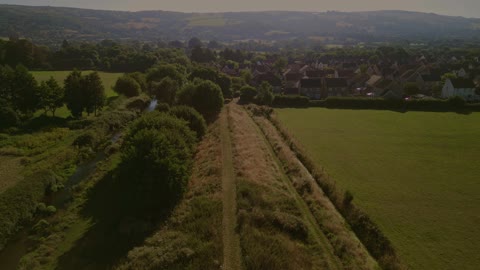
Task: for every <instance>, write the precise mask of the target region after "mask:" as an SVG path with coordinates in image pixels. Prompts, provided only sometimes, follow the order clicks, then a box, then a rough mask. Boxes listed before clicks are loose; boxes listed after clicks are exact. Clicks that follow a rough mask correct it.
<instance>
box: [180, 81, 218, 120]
mask: <svg viewBox="0 0 480 270" xmlns="http://www.w3.org/2000/svg"><path fill="white" fill-rule="evenodd" d="M223 101H224V100H223V94H222V90H221V89H220V87H219V86H218V85H217V84H215V83H213V82H211V81H199V80H197V81H195V83H194V84H190V85H187V86H186V87H184V88H183V89H182V90H181V91H180V92H179V93H178V95H177V102H178V104H180V105H188V106H191V107H193V108H195V110H197V111H198V112H199V113H201V114H202V115H203V116H204V117H205V119H207V120H210V119H211V118H213V117H215V116H216V115H217V114H218V113H220V111H221V110H222V107H223Z"/></svg>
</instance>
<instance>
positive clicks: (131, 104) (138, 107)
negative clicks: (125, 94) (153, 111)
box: [125, 96, 150, 112]
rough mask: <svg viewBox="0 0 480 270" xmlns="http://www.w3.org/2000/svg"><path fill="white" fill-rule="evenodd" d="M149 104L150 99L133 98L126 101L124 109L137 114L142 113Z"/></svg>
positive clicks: (144, 97)
mask: <svg viewBox="0 0 480 270" xmlns="http://www.w3.org/2000/svg"><path fill="white" fill-rule="evenodd" d="M149 104H150V99H149V98H147V97H146V96H141V97H134V98H131V99H129V100H128V101H127V105H126V106H125V108H127V109H129V110H133V111H137V112H142V111H144V110H145V109H146V108H147V107H148V105H149Z"/></svg>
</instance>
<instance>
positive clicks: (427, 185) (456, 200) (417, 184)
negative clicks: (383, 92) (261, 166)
mask: <svg viewBox="0 0 480 270" xmlns="http://www.w3.org/2000/svg"><path fill="white" fill-rule="evenodd" d="M277 113H278V115H279V118H280V120H281V121H282V123H283V124H284V125H285V126H286V127H287V128H288V129H289V130H290V131H291V132H292V134H293V135H294V136H295V137H296V138H297V139H298V140H299V141H300V143H301V144H302V145H303V146H304V147H305V148H306V149H307V151H308V153H309V155H310V156H311V157H312V158H313V159H314V160H315V161H317V162H318V164H319V165H321V166H323V167H324V168H325V170H326V171H327V172H328V173H329V174H330V175H331V176H332V177H333V178H334V179H335V180H336V181H337V182H338V184H339V185H340V186H341V187H343V188H345V189H348V190H350V191H352V192H353V194H354V201H355V202H356V203H357V204H358V205H359V206H360V207H361V208H363V209H364V210H366V211H367V213H369V215H370V216H371V217H372V218H373V219H374V221H375V222H376V223H378V225H379V226H380V228H381V229H382V231H383V232H384V233H385V234H386V235H387V237H388V238H389V239H390V240H391V241H392V242H393V244H394V246H395V247H396V249H397V250H398V251H399V253H400V256H401V258H402V259H403V261H405V263H407V264H408V265H409V267H410V268H412V269H478V267H479V265H480V244H479V243H480V226H479V223H480V125H479V123H480V113H474V114H471V115H461V114H455V113H429V112H408V113H405V114H402V113H396V112H390V111H367V110H328V109H322V108H310V109H279V110H277Z"/></svg>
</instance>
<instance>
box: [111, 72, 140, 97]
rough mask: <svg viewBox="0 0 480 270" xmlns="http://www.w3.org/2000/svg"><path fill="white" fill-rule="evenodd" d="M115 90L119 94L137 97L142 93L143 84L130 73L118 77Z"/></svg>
mask: <svg viewBox="0 0 480 270" xmlns="http://www.w3.org/2000/svg"><path fill="white" fill-rule="evenodd" d="M113 91H115V92H116V93H117V94H119V95H124V96H127V97H135V96H138V95H140V91H141V86H140V84H139V83H138V82H137V81H136V80H135V79H134V78H132V77H130V76H129V75H123V76H122V77H120V78H118V80H117V82H116V83H115V86H113Z"/></svg>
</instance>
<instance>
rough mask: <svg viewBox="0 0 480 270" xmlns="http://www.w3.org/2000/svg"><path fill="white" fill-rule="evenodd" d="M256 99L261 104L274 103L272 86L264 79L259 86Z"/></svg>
mask: <svg viewBox="0 0 480 270" xmlns="http://www.w3.org/2000/svg"><path fill="white" fill-rule="evenodd" d="M255 99H256V102H257V103H258V104H259V105H272V102H273V99H274V96H273V88H272V86H271V85H270V84H269V83H268V82H266V81H263V82H262V84H261V85H260V86H259V87H258V94H257V96H256V98H255Z"/></svg>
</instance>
